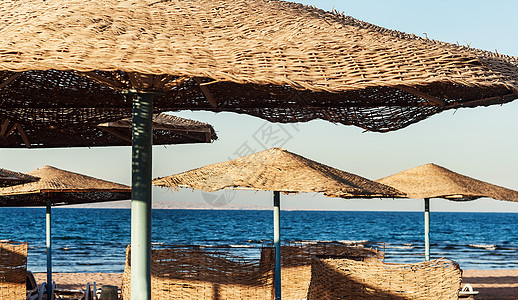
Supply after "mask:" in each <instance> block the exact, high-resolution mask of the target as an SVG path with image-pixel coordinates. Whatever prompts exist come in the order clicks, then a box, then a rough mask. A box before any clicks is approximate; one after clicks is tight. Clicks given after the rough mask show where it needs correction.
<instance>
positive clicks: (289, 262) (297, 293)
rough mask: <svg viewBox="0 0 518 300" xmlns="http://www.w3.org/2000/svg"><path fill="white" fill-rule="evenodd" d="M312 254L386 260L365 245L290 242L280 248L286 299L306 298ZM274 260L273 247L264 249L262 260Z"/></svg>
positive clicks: (284, 296)
mask: <svg viewBox="0 0 518 300" xmlns="http://www.w3.org/2000/svg"><path fill="white" fill-rule="evenodd" d="M312 255H340V256H347V257H356V258H366V257H377V258H380V259H383V257H384V253H383V252H380V251H377V250H376V249H368V248H364V247H363V246H362V245H346V244H343V243H337V242H318V243H302V242H295V241H289V242H285V245H283V246H281V278H282V285H281V294H282V298H283V299H304V298H306V296H307V294H308V289H309V284H310V281H311V256H312ZM274 259H275V252H274V248H272V247H263V249H262V251H261V261H264V262H268V263H269V262H271V263H272V264H273V262H274Z"/></svg>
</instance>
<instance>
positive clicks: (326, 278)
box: [308, 256, 462, 300]
mask: <svg viewBox="0 0 518 300" xmlns="http://www.w3.org/2000/svg"><path fill="white" fill-rule="evenodd" d="M461 280H462V271H461V270H460V268H459V265H458V264H457V263H455V262H454V261H451V260H447V259H436V260H432V261H427V262H420V263H414V264H385V263H383V262H381V261H380V260H378V259H367V260H364V261H362V260H353V259H347V258H339V257H325V256H313V257H312V265H311V284H310V287H309V292H308V300H309V299H318V300H325V299H333V300H336V299H358V300H362V299H369V300H374V299H393V300H397V299H413V300H414V299H420V300H421V299H422V300H425V299H426V300H430V299H434V300H436V299H448V300H451V299H457V298H458V294H459V289H460V284H461Z"/></svg>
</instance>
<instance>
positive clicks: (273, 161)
mask: <svg viewBox="0 0 518 300" xmlns="http://www.w3.org/2000/svg"><path fill="white" fill-rule="evenodd" d="M153 184H154V185H157V186H168V187H173V188H175V189H177V188H178V187H180V186H183V187H190V188H193V189H198V190H202V191H206V192H213V191H217V190H220V189H225V188H231V189H249V190H262V191H279V192H284V193H299V192H306V193H311V192H315V193H320V192H321V193H324V194H325V195H326V196H334V197H355V198H364V197H367V198H373V197H400V196H403V195H404V194H403V193H401V192H399V191H397V190H396V189H393V188H391V187H388V186H386V185H383V184H379V183H376V182H373V181H370V180H368V179H366V178H364V177H361V176H358V175H354V174H351V173H347V172H344V171H341V170H338V169H335V168H333V167H330V166H327V165H324V164H321V163H318V162H316V161H313V160H310V159H307V158H305V157H302V156H300V155H297V154H294V153H291V152H289V151H287V150H285V149H280V148H271V149H268V150H265V151H261V152H257V153H254V154H251V155H247V156H244V157H241V158H238V159H233V160H229V161H226V162H222V163H216V164H212V165H208V166H205V167H201V168H198V169H194V170H190V171H187V172H183V173H180V174H176V175H172V176H167V177H162V178H156V179H154V180H153Z"/></svg>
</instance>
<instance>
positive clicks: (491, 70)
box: [0, 0, 518, 132]
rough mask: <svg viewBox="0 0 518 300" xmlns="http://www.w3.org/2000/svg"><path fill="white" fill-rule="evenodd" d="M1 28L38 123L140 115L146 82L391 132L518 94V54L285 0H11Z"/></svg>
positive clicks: (18, 85)
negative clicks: (134, 98)
mask: <svg viewBox="0 0 518 300" xmlns="http://www.w3.org/2000/svg"><path fill="white" fill-rule="evenodd" d="M0 34H1V35H2V39H1V40H0V99H1V100H0V107H1V109H0V116H2V117H5V118H12V119H22V120H25V121H31V122H32V121H40V122H41V121H44V122H47V123H51V122H58V121H66V122H68V123H70V124H90V125H95V124H99V123H101V122H109V121H114V120H118V119H121V118H125V117H129V114H130V110H131V101H130V100H129V99H127V97H126V92H127V91H131V90H140V91H151V92H157V96H156V97H155V99H154V105H155V108H156V111H166V110H178V109H193V110H214V111H231V112H237V113H245V114H249V115H254V116H258V117H261V118H264V119H267V120H270V121H275V122H302V121H308V120H312V119H325V120H329V121H332V122H337V123H342V124H346V125H356V126H359V127H362V128H365V129H367V130H372V131H380V132H384V131H390V130H396V129H399V128H403V127H406V126H408V125H409V124H412V123H415V122H418V121H420V120H422V119H425V118H427V117H429V116H431V115H433V114H435V113H438V112H441V111H443V110H445V109H452V108H459V107H464V106H468V107H472V106H479V105H484V106H485V105H491V104H497V103H498V104H500V103H506V102H510V101H513V100H515V99H516V98H518V59H517V58H516V57H511V56H506V55H501V54H497V53H492V52H487V51H483V50H478V49H472V48H469V47H466V46H459V45H454V44H448V43H443V42H439V41H435V40H430V39H425V38H421V37H418V36H415V35H413V34H406V33H403V32H398V31H394V30H388V29H385V28H382V27H378V26H375V25H372V24H369V23H366V22H362V21H359V20H356V19H354V18H351V17H348V16H344V15H343V14H338V13H334V12H326V11H323V10H320V9H316V8H314V7H310V6H304V5H301V4H297V3H291V2H285V1H277V0H270V1H267V0H259V1H257V0H238V1H228V0H199V1H154V0H153V1H152V0H90V1H67V2H66V4H64V3H63V1H61V0H47V1H35V0H16V1H14V0H6V1H2V2H0ZM27 95H30V97H27ZM70 108H77V109H78V110H74V111H70Z"/></svg>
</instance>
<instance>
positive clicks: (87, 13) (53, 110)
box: [0, 0, 518, 300]
mask: <svg viewBox="0 0 518 300" xmlns="http://www.w3.org/2000/svg"><path fill="white" fill-rule="evenodd" d="M0 34H1V35H2V39H1V40H0V107H1V108H0V115H2V116H4V117H7V118H13V119H20V118H22V119H25V120H31V122H47V123H52V122H63V121H66V122H67V123H68V124H70V126H74V125H78V124H83V125H87V124H89V125H96V124H99V123H101V122H109V121H114V120H119V119H121V118H125V117H129V115H130V113H131V109H132V105H133V113H134V118H133V120H134V121H133V126H134V131H133V132H134V133H139V134H134V135H133V137H134V138H133V160H134V161H133V166H134V168H133V178H134V180H133V182H134V184H133V192H134V197H133V200H134V201H133V202H132V209H133V211H134V213H133V218H132V220H139V221H138V222H137V223H136V224H135V223H132V236H133V237H134V239H133V238H132V244H133V240H138V241H140V242H139V243H138V244H139V245H140V244H146V245H147V244H149V245H148V246H147V247H143V246H142V245H140V246H138V247H137V246H136V244H137V243H136V242H135V244H134V245H133V246H134V247H132V249H133V252H132V255H133V256H132V257H137V259H136V261H142V262H145V263H143V264H142V265H141V263H136V264H132V266H133V271H134V272H132V276H134V275H135V276H138V279H137V278H136V277H135V278H134V279H135V280H132V290H133V291H136V292H135V293H138V294H136V295H135V296H132V297H134V299H139V300H141V299H149V297H150V276H149V274H150V273H149V269H150V258H149V257H150V253H151V247H150V238H149V235H150V229H149V228H148V227H150V226H151V225H150V220H149V219H150V218H149V217H150V213H149V211H150V208H149V207H150V205H151V204H150V202H151V187H150V184H149V181H150V178H151V155H150V152H151V150H150V148H151V147H150V146H149V145H150V144H151V142H150V140H151V136H150V135H151V128H150V127H151V125H150V124H151V114H152V111H153V108H154V109H155V111H159V110H161V111H166V110H178V109H193V110H214V111H231V112H237V113H245V114H249V115H254V116H258V117H261V118H264V119H267V120H270V121H274V122H302V121H309V120H312V119H325V120H329V121H331V122H337V123H342V124H346V125H355V126H359V127H362V128H365V129H367V130H372V131H379V132H384V131H390V130H396V129H399V128H403V127H406V126H408V125H410V124H412V123H415V122H418V121H420V120H423V119H425V118H427V117H429V116H431V115H433V114H435V113H438V112H441V111H443V110H445V109H453V108H458V107H463V106H468V107H472V106H479V105H491V104H500V103H506V102H509V101H512V100H514V99H516V98H518V95H517V94H518V92H517V91H518V79H517V76H518V75H517V74H518V72H517V70H518V67H517V64H518V63H517V59H516V58H514V57H509V56H505V55H500V54H495V53H490V52H485V51H480V50H476V49H470V48H468V47H461V46H457V45H452V44H447V43H441V42H437V41H433V40H428V39H423V38H419V37H416V36H414V35H408V34H405V33H401V32H397V31H392V30H386V29H384V28H381V27H377V26H374V25H371V24H368V23H365V22H361V21H358V20H356V19H353V18H350V17H345V16H343V15H342V14H338V13H331V12H325V11H322V10H319V9H316V8H313V7H308V6H304V5H300V4H295V3H289V2H284V1H276V0H273V1H267V0H260V1H256V0H239V1H228V0H200V1H154V0H107V1H106V0H87V1H76V0H69V1H66V2H63V1H62V0H47V1H39V0H38V1H36V0H20V1H14V0H8V1H1V2H0ZM27 95H30V97H27ZM70 108H76V109H75V110H73V111H70ZM132 222H133V221H132ZM133 225H135V226H133ZM141 225H142V226H141ZM134 228H135V229H134ZM140 249H143V250H142V251H143V252H141V250H140ZM144 252H145V253H144ZM143 274H145V275H143ZM144 277H145V280H144V279H143V278H144ZM134 282H139V284H138V285H134ZM140 283H142V284H140ZM141 291H142V294H140V293H141ZM135 293H134V294H135Z"/></svg>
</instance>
